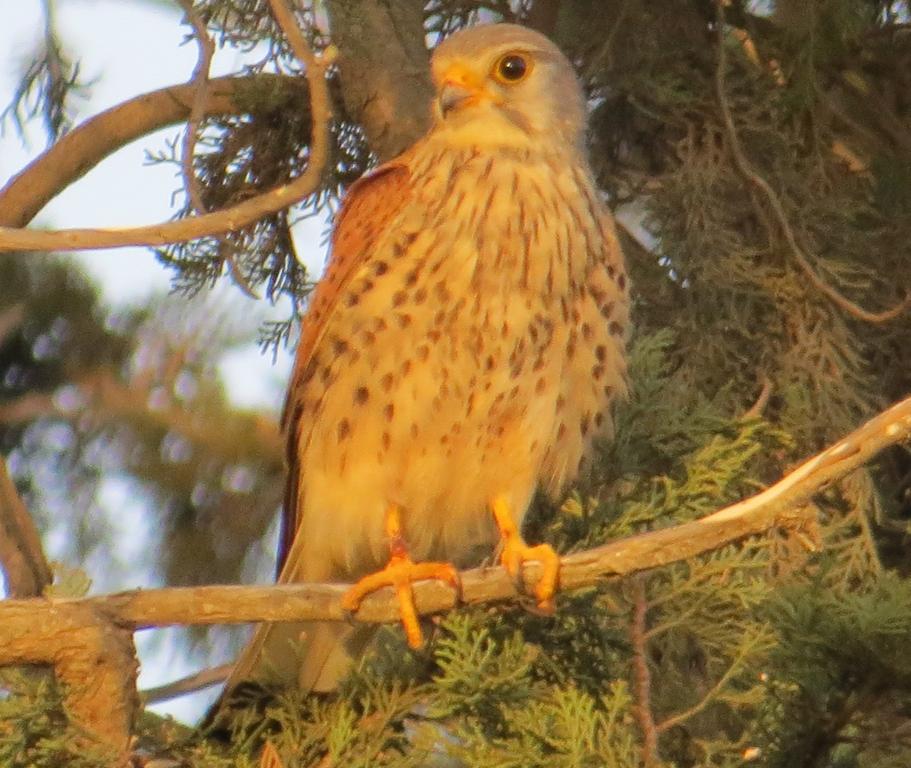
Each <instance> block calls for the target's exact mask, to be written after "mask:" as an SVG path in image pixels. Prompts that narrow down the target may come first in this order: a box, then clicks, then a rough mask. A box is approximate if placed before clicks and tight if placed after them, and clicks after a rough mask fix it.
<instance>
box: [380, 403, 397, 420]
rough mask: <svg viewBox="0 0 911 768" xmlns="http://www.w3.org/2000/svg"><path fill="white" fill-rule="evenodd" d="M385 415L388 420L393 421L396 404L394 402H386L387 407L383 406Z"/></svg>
mask: <svg viewBox="0 0 911 768" xmlns="http://www.w3.org/2000/svg"><path fill="white" fill-rule="evenodd" d="M383 416H384V417H385V419H386V421H392V417H393V416H395V406H394V405H393V404H392V403H386V407H385V408H383Z"/></svg>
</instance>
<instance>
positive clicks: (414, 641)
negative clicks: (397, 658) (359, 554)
mask: <svg viewBox="0 0 911 768" xmlns="http://www.w3.org/2000/svg"><path fill="white" fill-rule="evenodd" d="M384 526H385V529H386V535H387V537H388V538H389V550H390V553H391V554H390V557H389V563H388V565H386V567H385V568H383V570H381V571H377V572H376V573H371V574H368V575H367V576H364V578H362V579H360V580H359V581H358V582H357V583H356V584H355V585H354V586H352V587H351V589H349V590H348V591H347V592H346V593H345V594H344V595H343V596H342V608H344V609H345V610H346V611H350V612H352V613H353V612H354V611H356V610H357V609H358V608H359V607H360V605H361V601H362V600H363V599H364V598H365V597H366V596H367V595H369V594H370V593H371V592H376V591H377V590H380V589H382V588H383V587H393V588H394V589H395V594H396V597H397V598H398V601H399V616H400V617H401V620H402V627H403V628H404V630H405V636H406V637H407V638H408V645H409V646H410V647H412V648H420V647H421V645H423V643H424V636H423V633H422V632H421V624H420V622H419V621H418V612H417V609H416V608H415V605H414V592H413V590H412V589H411V585H412V584H413V583H414V582H416V581H421V580H422V579H439V580H441V581H445V582H446V583H448V584H450V585H451V586H452V587H453V588H454V589H455V590H456V592H458V593H459V594H461V591H462V582H461V580H460V578H459V572H458V571H457V570H456V569H455V566H454V565H452V564H451V563H415V562H414V561H413V560H412V559H411V558H410V557H409V556H408V550H407V549H406V548H405V542H404V540H403V538H402V525H401V520H400V517H399V510H398V507H397V506H395V505H394V504H390V505H389V507H388V508H387V510H386V518H385V521H384Z"/></svg>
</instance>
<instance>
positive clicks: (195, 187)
mask: <svg viewBox="0 0 911 768" xmlns="http://www.w3.org/2000/svg"><path fill="white" fill-rule="evenodd" d="M177 1H178V2H179V3H180V7H181V8H183V12H184V14H185V15H186V17H187V22H189V24H190V26H191V27H193V36H194V38H195V39H196V46H197V48H198V49H199V55H198V57H197V59H196V67H195V68H194V69H193V74H192V75H191V77H190V82H191V83H192V84H193V88H194V89H195V91H196V94H195V95H194V97H193V106H192V107H191V108H190V116H189V118H188V119H187V130H186V131H185V132H184V135H183V142H182V144H181V153H180V167H181V170H182V171H183V183H184V187H185V188H186V190H187V197H188V198H189V199H190V205H191V206H192V207H193V209H194V210H195V211H196V213H200V214H202V213H206V212H207V208H206V205H205V203H204V202H203V199H202V188H201V187H200V185H199V179H197V178H196V173H195V172H194V171H193V154H194V152H195V149H196V135H197V133H198V132H199V126H200V124H201V123H202V119H203V117H204V116H205V111H206V101H207V100H208V92H209V69H210V67H211V66H212V56H214V55H215V43H214V42H213V41H212V38H211V37H209V31H208V29H206V23H205V22H204V21H203V20H202V17H201V16H200V15H199V14H198V13H196V11H195V10H194V9H193V0H177Z"/></svg>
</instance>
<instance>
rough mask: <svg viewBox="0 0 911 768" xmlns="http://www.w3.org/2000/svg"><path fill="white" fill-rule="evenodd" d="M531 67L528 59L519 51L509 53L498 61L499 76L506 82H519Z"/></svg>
mask: <svg viewBox="0 0 911 768" xmlns="http://www.w3.org/2000/svg"><path fill="white" fill-rule="evenodd" d="M530 69H531V67H530V66H529V63H528V59H526V58H525V57H524V56H522V55H521V54H519V53H507V54H506V55H505V56H504V57H503V58H501V59H500V60H499V61H498V62H497V66H496V75H497V78H498V79H500V80H502V81H503V82H506V83H518V82H519V81H520V80H521V79H522V78H524V77H525V75H527V74H528V72H529V70H530Z"/></svg>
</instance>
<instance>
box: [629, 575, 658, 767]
mask: <svg viewBox="0 0 911 768" xmlns="http://www.w3.org/2000/svg"><path fill="white" fill-rule="evenodd" d="M647 619H648V596H647V594H646V591H645V579H644V577H643V576H641V575H640V576H638V577H637V578H635V579H634V580H633V616H632V621H631V622H630V629H629V639H630V645H631V646H632V653H633V690H634V691H635V692H636V703H635V705H634V707H633V710H634V713H635V716H636V720H638V721H639V730H640V731H641V732H642V764H643V765H644V766H645V768H653V767H654V766H655V765H656V764H657V763H658V761H659V759H660V758H659V756H658V729H657V728H656V727H655V718H654V716H653V715H652V673H651V670H650V669H649V668H648V638H647V623H648V622H647Z"/></svg>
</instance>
